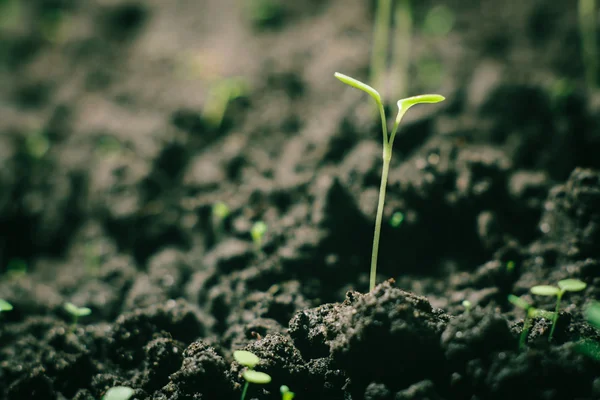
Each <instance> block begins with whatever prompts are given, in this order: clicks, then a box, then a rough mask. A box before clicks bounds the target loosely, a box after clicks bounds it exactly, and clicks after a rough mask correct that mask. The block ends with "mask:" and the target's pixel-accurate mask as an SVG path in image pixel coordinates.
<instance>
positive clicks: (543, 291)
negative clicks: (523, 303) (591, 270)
mask: <svg viewBox="0 0 600 400" xmlns="http://www.w3.org/2000/svg"><path fill="white" fill-rule="evenodd" d="M586 286H587V285H586V284H585V282H582V281H580V280H578V279H563V280H562V281H559V282H558V287H556V286H550V285H538V286H534V287H532V288H531V289H530V291H531V293H533V294H535V295H538V296H550V297H553V296H556V309H555V310H554V318H553V319H552V328H550V336H548V341H549V342H550V341H552V336H553V335H554V329H555V328H556V322H557V321H558V311H559V307H560V301H561V300H562V297H563V295H564V294H565V292H580V291H582V290H583V289H585V287H586Z"/></svg>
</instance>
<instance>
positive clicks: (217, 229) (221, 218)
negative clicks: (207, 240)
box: [212, 201, 230, 240]
mask: <svg viewBox="0 0 600 400" xmlns="http://www.w3.org/2000/svg"><path fill="white" fill-rule="evenodd" d="M229 214H230V210H229V206H227V204H225V203H224V202H222V201H217V202H216V203H215V204H213V206H212V221H213V228H214V233H215V238H216V239H217V240H218V238H219V236H221V234H222V233H223V229H224V227H223V225H224V223H225V219H226V218H227V217H228V216H229Z"/></svg>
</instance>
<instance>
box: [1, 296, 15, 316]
mask: <svg viewBox="0 0 600 400" xmlns="http://www.w3.org/2000/svg"><path fill="white" fill-rule="evenodd" d="M12 309H13V305H12V304H10V303H9V302H8V301H6V300H4V299H0V314H2V313H3V312H6V311H11V310H12Z"/></svg>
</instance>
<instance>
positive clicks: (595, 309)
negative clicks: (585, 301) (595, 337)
mask: <svg viewBox="0 0 600 400" xmlns="http://www.w3.org/2000/svg"><path fill="white" fill-rule="evenodd" d="M585 319H586V320H587V322H588V323H589V324H590V325H592V326H594V327H596V328H600V303H598V302H593V303H592V304H591V305H590V306H588V307H587V308H586V309H585Z"/></svg>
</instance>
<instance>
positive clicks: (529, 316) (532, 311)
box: [508, 294, 554, 349]
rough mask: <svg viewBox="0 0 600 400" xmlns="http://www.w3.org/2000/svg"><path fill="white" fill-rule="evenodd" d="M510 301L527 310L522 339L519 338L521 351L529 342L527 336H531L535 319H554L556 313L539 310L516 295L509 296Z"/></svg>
mask: <svg viewBox="0 0 600 400" xmlns="http://www.w3.org/2000/svg"><path fill="white" fill-rule="evenodd" d="M508 301H510V302H511V303H512V304H513V305H514V306H516V307H518V308H520V309H522V310H525V320H524V321H523V329H522V330H521V337H520V338H519V349H523V348H524V347H525V344H526V342H527V336H528V335H529V329H530V328H531V321H532V320H533V318H536V317H542V318H548V319H550V318H552V317H553V314H554V313H551V312H548V311H544V310H538V309H537V308H535V307H533V306H532V305H531V304H529V303H528V302H526V301H525V300H523V299H522V298H520V297H517V296H515V295H514V294H509V295H508Z"/></svg>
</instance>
